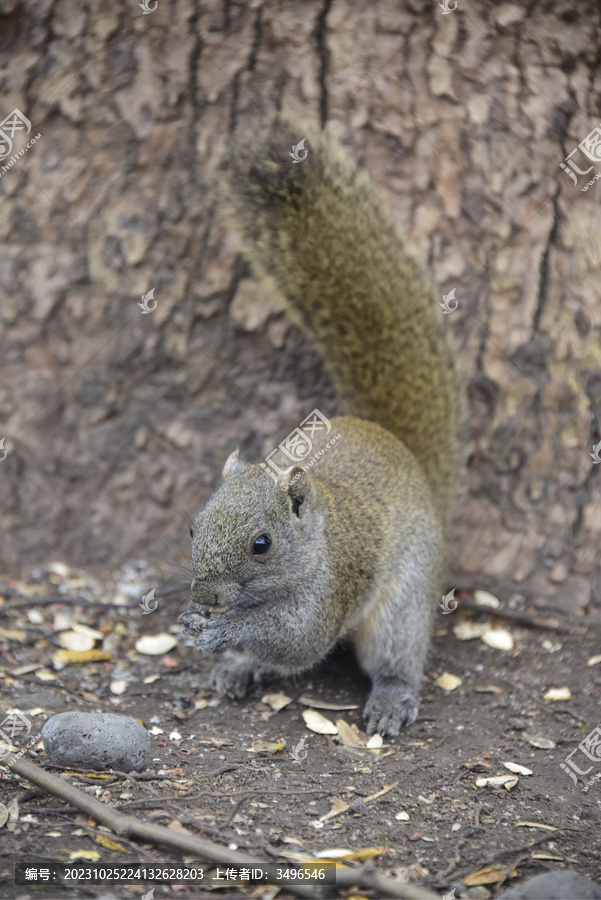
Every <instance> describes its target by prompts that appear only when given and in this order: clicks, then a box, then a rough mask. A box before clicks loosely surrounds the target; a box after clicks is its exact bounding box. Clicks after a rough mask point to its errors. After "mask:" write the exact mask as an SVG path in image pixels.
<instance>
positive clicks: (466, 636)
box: [453, 619, 486, 641]
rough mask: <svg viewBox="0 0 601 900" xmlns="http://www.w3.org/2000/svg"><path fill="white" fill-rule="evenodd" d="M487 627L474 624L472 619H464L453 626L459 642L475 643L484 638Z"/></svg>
mask: <svg viewBox="0 0 601 900" xmlns="http://www.w3.org/2000/svg"><path fill="white" fill-rule="evenodd" d="M485 628H486V626H485V625H482V624H481V623H478V622H472V621H471V620H470V619H462V620H461V622H457V624H456V625H453V634H454V635H455V637H456V638H457V640H458V641H473V640H475V639H476V638H479V637H482V634H483V632H484V630H485Z"/></svg>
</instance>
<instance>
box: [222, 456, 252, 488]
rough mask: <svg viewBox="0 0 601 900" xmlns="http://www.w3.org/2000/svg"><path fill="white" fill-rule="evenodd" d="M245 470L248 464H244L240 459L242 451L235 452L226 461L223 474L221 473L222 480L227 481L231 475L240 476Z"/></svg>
mask: <svg viewBox="0 0 601 900" xmlns="http://www.w3.org/2000/svg"><path fill="white" fill-rule="evenodd" d="M245 468H246V463H243V462H242V460H241V459H240V450H234V452H233V453H230V455H229V456H228V458H227V459H226V461H225V465H224V467H223V472H222V473H221V480H222V481H225V480H226V478H229V477H230V476H231V475H239V474H240V472H243V471H244V470H245Z"/></svg>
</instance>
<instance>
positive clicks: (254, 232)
mask: <svg viewBox="0 0 601 900" xmlns="http://www.w3.org/2000/svg"><path fill="white" fill-rule="evenodd" d="M285 132H286V129H280V130H279V131H278V132H277V134H275V133H274V134H272V135H271V136H270V137H268V138H267V139H266V138H265V137H263V139H262V140H259V141H251V142H249V143H248V144H246V145H245V146H244V147H240V146H239V145H238V146H237V147H236V148H234V149H233V150H231V151H230V152H229V153H228V156H227V158H226V160H225V162H224V166H223V169H224V174H225V177H224V179H223V181H222V183H223V184H225V185H226V190H227V193H228V194H229V196H230V199H231V200H233V201H234V206H235V209H236V215H235V217H234V223H235V228H236V230H238V231H239V232H240V233H241V234H242V237H243V247H244V248H245V251H246V255H247V256H248V258H249V259H250V261H251V263H252V264H253V266H254V268H255V270H258V271H259V272H260V273H261V274H263V275H267V276H270V277H271V278H273V279H275V282H276V284H277V285H278V288H279V290H280V291H281V292H282V294H283V295H284V297H285V299H286V301H287V305H288V307H289V310H290V313H291V315H292V317H293V318H294V319H295V320H296V321H297V322H298V324H299V325H300V326H301V327H302V329H303V330H304V331H305V332H306V333H307V334H308V335H309V337H310V338H311V339H312V341H313V343H314V344H315V346H316V348H317V349H318V351H319V352H320V354H321V355H322V357H323V359H324V361H325V364H326V366H327V368H328V370H329V371H330V373H331V374H332V376H333V379H334V382H335V384H336V387H337V389H338V392H339V395H340V397H341V400H342V403H343V406H344V408H343V410H342V411H343V412H344V413H346V414H349V415H354V416H358V417H360V418H363V419H368V420H370V421H373V422H377V423H378V424H380V425H383V426H384V427H385V428H387V429H388V430H389V431H391V432H392V433H393V434H395V435H396V436H397V437H398V438H400V439H401V440H402V441H403V442H404V443H405V444H406V446H407V447H409V449H410V450H411V451H412V452H413V454H414V455H415V457H416V458H417V459H418V461H419V463H420V464H421V466H422V468H423V470H424V472H425V474H426V476H427V478H428V481H429V483H430V485H431V488H432V492H433V495H434V499H435V502H436V504H437V507H438V509H439V511H440V515H441V518H442V521H443V522H444V523H445V524H447V525H448V523H449V521H450V518H451V516H452V512H453V507H454V506H455V500H456V497H457V494H458V492H459V490H460V487H461V484H462V481H463V478H462V473H463V468H464V460H465V450H464V446H465V441H464V436H463V433H462V432H463V422H464V416H463V408H464V396H465V388H464V385H463V380H462V379H461V377H460V376H459V374H458V371H457V366H456V362H455V358H454V354H453V351H452V347H451V345H450V342H449V339H448V336H447V335H446V333H445V332H446V330H447V329H448V328H449V325H448V323H447V322H446V321H444V320H445V318H446V317H445V316H443V314H442V311H441V309H440V307H439V306H438V302H439V300H440V298H439V297H438V296H437V295H436V294H435V292H434V287H433V285H432V284H431V282H430V281H429V280H428V279H427V278H426V277H425V276H424V275H423V274H422V273H421V271H420V270H419V269H418V268H417V266H416V265H415V264H414V263H413V262H412V261H411V260H410V259H409V258H408V257H407V256H406V254H405V253H404V251H403V244H402V241H401V239H400V238H399V236H398V234H397V233H396V232H395V230H394V228H393V227H392V226H391V223H390V221H389V218H388V217H387V216H386V214H385V213H384V211H383V206H382V202H381V201H379V200H378V199H377V198H376V197H375V196H374V192H373V189H372V187H371V185H370V182H369V179H368V177H367V176H366V174H365V173H364V172H362V171H360V170H358V169H357V168H356V167H354V166H353V165H351V164H350V163H349V161H348V159H347V158H346V156H345V154H344V153H343V151H342V149H341V148H338V147H336V146H333V145H332V143H331V142H328V141H325V140H324V139H323V138H320V139H318V140H307V142H306V146H307V149H308V154H307V156H306V158H305V159H304V160H303V161H302V162H298V163H294V162H293V161H292V159H291V156H290V153H289V151H290V149H291V144H292V141H291V140H287V134H286V133H285ZM299 155H300V156H302V153H300V154H299Z"/></svg>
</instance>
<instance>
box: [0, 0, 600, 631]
mask: <svg viewBox="0 0 601 900" xmlns="http://www.w3.org/2000/svg"><path fill="white" fill-rule="evenodd" d="M154 2H155V0H151V2H150V3H149V6H150V7H152V6H153V5H154ZM450 5H451V6H452V4H450ZM599 32H600V29H599V14H598V11H590V10H585V8H584V7H582V8H581V7H574V5H573V4H572V3H570V2H569V0H547V2H541V0H535V2H533V3H529V4H517V3H516V4H513V3H501V4H499V3H497V2H485V3H479V4H472V3H467V2H465V0H459V3H458V8H457V9H456V11H455V12H453V13H452V14H444V13H443V10H442V9H441V8H440V7H439V6H438V4H437V3H436V2H431V3H423V2H421V0H419V2H418V0H411V2H407V3H399V2H397V0H377V2H374V0H356V2H354V3H352V4H350V3H346V2H343V0H319V2H317V0H303V2H300V0H299V2H296V3H295V2H291V3H285V4H283V3H278V2H275V0H274V2H268V0H266V2H258V0H254V2H248V3H240V4H236V3H232V2H230V0H224V2H223V3H221V4H217V3H202V2H199V0H158V6H157V8H156V9H155V11H154V12H152V13H150V14H144V13H143V10H142V9H141V8H140V6H139V4H138V2H137V0H95V2H94V3H91V2H80V0H23V2H18V0H0V52H1V58H2V66H1V69H0V88H1V91H0V96H1V97H2V101H1V102H2V106H1V109H0V113H1V118H4V117H6V116H7V115H8V114H9V113H10V112H11V110H13V109H14V108H15V107H16V108H18V109H19V110H21V111H22V112H23V113H24V114H25V116H26V117H27V118H28V119H29V120H30V121H31V123H32V133H35V134H37V133H41V135H42V137H41V138H40V139H39V140H38V141H37V142H36V143H35V145H34V146H32V147H31V148H30V149H29V150H28V151H27V152H26V153H25V154H24V155H23V156H22V157H19V158H18V159H16V161H15V163H14V165H13V166H11V167H10V169H9V170H8V171H6V172H4V173H3V174H2V176H1V177H0V208H1V211H2V215H1V216H0V232H1V237H2V240H3V242H4V248H3V252H2V255H1V258H0V322H1V329H2V330H1V337H0V352H1V362H0V372H1V387H0V414H1V423H0V438H2V437H4V438H5V441H6V444H5V446H6V448H7V449H8V450H9V453H8V456H7V458H6V459H4V460H3V461H2V462H0V509H1V511H2V514H1V516H0V528H1V529H2V547H1V551H0V552H1V557H0V562H1V564H2V566H3V568H4V569H5V571H10V572H12V573H18V572H20V571H21V570H27V568H28V567H30V566H31V565H32V564H35V563H39V562H41V561H43V560H48V559H51V558H53V557H61V558H63V559H66V560H67V561H70V562H72V563H74V564H91V563H100V564H102V565H103V566H110V567H111V568H113V567H115V566H116V565H120V564H122V562H123V561H124V560H126V559H128V558H130V557H132V556H142V557H144V558H146V559H149V560H157V559H161V558H164V557H166V556H170V555H174V554H176V553H178V552H179V553H181V554H182V555H186V554H187V549H188V537H187V525H186V524H185V521H182V520H185V513H184V510H185V512H187V513H189V514H193V512H194V511H195V510H196V509H197V507H198V506H199V505H200V504H201V503H202V502H204V501H205V500H206V498H207V497H208V496H209V493H210V491H211V490H212V488H213V487H214V485H215V484H216V483H217V480H218V477H219V472H220V469H221V465H222V463H223V460H224V459H225V457H226V455H227V454H228V453H229V452H230V451H231V450H232V449H233V448H234V447H235V446H237V445H238V444H240V445H241V446H242V450H243V452H244V453H245V454H247V455H248V456H249V457H254V458H260V457H262V456H263V455H265V454H266V453H267V452H269V451H270V450H271V449H272V448H273V447H274V446H275V444H276V443H277V442H278V441H279V440H282V439H283V437H284V436H285V435H286V434H287V433H288V432H289V431H290V430H291V429H292V428H293V427H294V426H295V425H296V424H297V423H298V422H299V421H301V419H302V418H304V417H305V416H306V415H307V414H308V412H310V411H311V410H312V409H313V408H314V407H316V406H318V407H319V408H320V409H322V410H323V411H324V412H325V413H326V414H328V413H331V412H332V411H333V410H334V409H335V399H334V396H333V392H332V389H331V386H330V383H329V381H328V379H327V377H326V376H325V374H324V371H323V367H322V365H321V363H320V361H319V360H318V359H317V357H316V355H315V354H314V352H313V351H312V349H311V348H310V347H309V346H308V344H307V342H306V341H305V340H304V339H302V338H301V336H300V335H299V333H298V332H297V331H296V329H295V328H293V327H292V326H291V325H289V324H288V323H287V321H286V319H285V317H284V316H283V315H282V314H281V313H279V312H278V311H277V303H276V302H275V300H274V299H273V298H270V297H268V296H267V295H266V294H265V293H264V292H262V291H257V290H256V284H255V283H254V282H253V280H252V278H250V277H249V273H248V271H247V270H246V269H245V267H244V265H243V264H242V263H241V262H240V260H239V259H238V258H237V257H236V255H235V253H234V252H233V251H232V250H231V249H229V248H228V245H227V243H226V240H225V228H224V226H225V222H224V220H223V218H222V217H221V216H220V213H219V211H218V210H216V208H215V204H214V201H213V199H212V194H211V192H210V189H209V179H210V175H211V172H212V171H213V169H214V167H215V164H216V160H217V158H218V156H219V153H220V149H221V147H222V144H223V141H224V139H225V138H226V136H227V135H228V134H232V133H236V134H238V135H239V136H240V137H241V138H242V139H244V135H245V134H247V133H249V131H250V123H251V120H254V119H256V118H257V116H258V115H261V114H268V115H272V114H273V112H274V111H275V110H281V111H283V113H284V114H285V115H286V116H287V117H288V118H289V119H290V120H292V121H293V122H294V121H298V122H299V134H298V137H299V139H300V138H301V137H308V138H310V133H309V132H310V130H311V129H315V130H317V129H319V128H322V127H325V126H327V127H328V129H329V130H330V131H331V132H332V133H333V134H336V135H337V136H338V137H339V138H341V139H342V140H343V141H344V142H345V144H347V146H348V148H349V152H350V153H351V154H352V155H353V156H354V157H356V158H357V159H358V160H359V161H360V162H361V163H362V164H364V165H365V166H366V167H367V168H368V169H369V171H370V172H371V174H372V177H373V179H374V181H375V182H376V183H377V185H378V186H379V187H380V189H381V190H382V192H383V193H384V194H386V195H387V196H388V199H389V202H390V205H391V207H392V210H393V213H394V215H395V217H396V219H397V220H398V222H399V224H400V226H401V227H402V229H403V230H404V232H405V234H406V235H407V238H408V241H409V244H410V246H411V247H412V248H413V251H414V253H415V255H416V258H417V260H418V261H419V263H420V264H421V265H423V266H425V267H427V268H428V269H429V271H430V272H431V273H432V276H433V277H434V278H435V279H436V281H437V283H438V284H439V286H440V293H441V298H442V293H443V292H445V293H446V292H448V291H449V290H450V289H451V288H456V297H457V299H458V300H459V308H458V310H457V311H456V312H455V313H454V314H453V315H450V316H448V317H447V318H448V327H449V328H450V329H452V330H453V331H454V332H455V333H456V335H457V339H458V342H459V349H458V352H459V353H460V354H461V357H462V359H463V361H464V363H465V368H466V370H467V372H468V375H469V378H470V398H471V432H472V433H471V437H472V438H473V442H474V443H473V448H474V449H473V455H472V459H471V464H470V483H469V496H468V499H467V503H466V507H465V512H464V515H463V518H462V521H461V525H460V527H459V528H458V532H457V535H456V544H455V548H454V571H453V576H452V577H453V578H454V579H455V581H456V583H462V584H467V583H470V584H474V585H476V584H477V585H480V586H493V585H496V586H497V588H498V586H499V585H501V588H502V589H503V590H506V591H508V592H510V591H511V590H515V589H517V590H519V591H523V592H524V593H527V594H529V595H530V596H531V597H532V598H533V600H534V601H540V600H548V599H551V602H556V603H559V604H561V605H562V606H563V607H564V608H565V607H567V608H568V609H570V610H572V611H573V612H575V613H579V614H582V613H584V612H585V611H586V609H587V607H589V605H590V604H591V603H594V602H596V603H601V588H600V587H599V585H600V584H601V579H600V578H599V574H601V573H600V571H599V566H600V563H599V554H598V547H599V542H600V539H601V495H600V491H599V484H600V481H599V478H600V475H599V473H600V471H601V465H600V466H596V465H595V464H593V462H592V460H591V458H590V456H589V453H590V451H591V449H592V445H593V444H595V443H597V442H598V441H599V438H600V434H599V427H600V424H599V423H600V421H601V349H600V343H599V335H600V330H601V303H600V302H599V286H598V285H599V274H598V273H599V263H600V255H601V240H600V238H601V224H600V219H599V215H598V204H599V196H601V194H600V192H601V185H599V184H595V185H594V186H592V187H590V189H589V190H588V191H583V190H581V188H582V187H583V186H584V185H585V184H586V178H584V177H581V176H578V184H577V185H574V183H573V180H572V179H571V178H570V177H569V176H568V175H567V174H566V173H565V172H563V171H562V170H561V169H560V168H559V164H560V163H561V162H562V161H563V160H564V158H565V157H566V156H567V155H568V154H569V153H570V152H571V151H572V150H573V149H574V148H575V147H576V146H577V145H578V144H579V142H580V141H582V139H583V138H584V137H586V136H587V135H588V134H589V133H590V132H591V130H592V129H593V128H594V127H595V126H596V125H597V124H598V119H599V114H598V110H599V108H600V102H599V101H600V100H601V96H600V94H601V90H600V88H601V75H600V74H599V57H598V47H599V37H600V34H599ZM22 138H23V136H22V135H20V134H19V135H16V136H15V142H16V143H15V146H16V147H17V146H19V147H20V146H21V145H20V144H19V143H18V142H19V141H20V140H21V139H22ZM579 152H580V151H579ZM574 159H575V160H576V159H577V157H576V156H575V157H574ZM583 159H585V158H584V157H582V156H579V157H578V160H579V166H580V168H585V166H583V163H582V161H583ZM599 165H601V164H599ZM0 171H2V170H1V169H0ZM594 171H597V169H596V168H595V169H594ZM594 171H593V172H592V173H591V175H592V174H594ZM589 177H591V176H589ZM151 288H154V294H155V299H156V300H157V307H156V309H155V311H154V312H153V313H152V314H150V315H143V314H142V311H141V309H140V308H139V307H138V305H137V304H138V302H139V301H140V298H141V295H142V294H145V293H146V292H147V291H149V290H150V289H151ZM440 439H441V441H444V434H441V436H440ZM469 439H470V434H469V433H466V441H467V440H469Z"/></svg>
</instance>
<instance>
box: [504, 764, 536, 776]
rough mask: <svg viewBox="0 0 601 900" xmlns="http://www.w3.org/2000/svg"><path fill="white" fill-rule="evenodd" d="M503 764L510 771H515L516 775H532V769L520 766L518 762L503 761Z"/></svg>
mask: <svg viewBox="0 0 601 900" xmlns="http://www.w3.org/2000/svg"><path fill="white" fill-rule="evenodd" d="M503 765H504V766H505V768H506V769H509V771H510V772H515V774H516V775H532V769H527V768H526V766H520V765H519V763H514V762H504V763H503Z"/></svg>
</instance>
